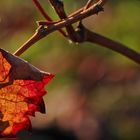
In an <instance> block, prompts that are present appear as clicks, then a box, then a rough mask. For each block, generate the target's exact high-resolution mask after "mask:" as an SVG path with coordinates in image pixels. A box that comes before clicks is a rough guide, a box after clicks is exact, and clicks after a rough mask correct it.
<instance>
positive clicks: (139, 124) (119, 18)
mask: <svg viewBox="0 0 140 140" xmlns="http://www.w3.org/2000/svg"><path fill="white" fill-rule="evenodd" d="M40 2H41V3H42V5H43V7H44V8H45V10H46V11H47V13H48V14H49V15H50V16H51V17H52V18H53V19H55V20H58V17H57V15H56V14H55V12H54V11H53V9H52V8H51V7H50V5H49V4H48V2H47V0H40ZM85 3H86V1H85V0H79V1H78V0H77V1H75V0H71V1H64V4H65V9H66V11H67V13H71V12H73V11H75V10H76V9H78V8H79V7H82V6H84V4H85ZM139 12H140V1H139V0H133V1H132V0H127V1H125V0H124V1H109V2H108V3H107V4H106V6H105V11H104V12H102V13H99V15H95V16H92V17H89V18H87V19H85V20H84V24H85V26H86V27H88V28H89V29H91V30H93V31H95V32H97V33H100V34H102V35H105V36H107V37H109V38H112V39H114V40H116V41H119V42H121V43H123V44H125V45H127V46H129V47H131V48H133V49H134V50H137V51H138V52H140V50H139V45H140V28H139V25H140V18H139ZM43 19H44V18H43V17H42V16H41V15H40V13H39V12H38V11H37V10H36V8H35V6H34V5H33V3H32V1H22V0H14V1H13V0H8V1H0V42H1V47H2V48H4V49H5V50H8V51H10V52H11V53H12V52H14V51H15V50H16V49H17V48H19V47H20V45H22V44H23V43H24V42H25V41H26V40H27V39H28V38H29V37H30V36H31V35H32V34H33V33H34V32H35V30H36V27H37V25H36V23H35V22H36V21H37V20H43ZM75 26H76V25H75ZM21 57H22V58H24V59H25V60H27V61H29V62H30V63H32V64H34V65H35V66H37V67H39V68H40V69H42V70H45V71H49V72H51V73H55V74H56V77H55V79H54V80H53V81H52V82H51V83H50V85H49V88H48V89H47V91H48V95H47V96H46V97H45V99H46V104H47V116H46V115H41V114H37V117H36V118H33V119H32V120H33V121H32V122H33V126H34V128H36V129H39V128H40V129H43V128H46V127H47V130H46V129H45V130H46V131H45V132H44V131H43V132H44V133H46V134H48V133H47V132H48V129H49V126H50V127H52V126H51V124H54V123H55V124H56V126H59V127H61V129H63V130H70V132H71V131H72V132H73V133H74V134H76V136H77V137H78V139H79V140H93V139H94V140H134V139H140V133H139V130H140V119H139V118H140V102H139V100H140V86H139V84H140V76H139V70H140V69H139V66H138V65H137V64H135V63H134V62H132V61H131V60H128V59H127V58H125V57H124V56H121V55H120V54H117V53H115V52H112V51H110V50H107V49H105V48H102V47H101V46H99V45H96V44H90V43H83V44H74V43H70V42H69V41H68V40H66V39H65V38H64V37H63V36H62V35H60V33H59V32H55V33H52V34H50V35H49V36H47V37H46V38H44V39H42V40H41V41H39V42H37V43H36V44H34V45H33V46H32V47H31V48H30V49H29V50H27V51H26V52H25V53H24V54H23V55H22V56H21ZM51 130H52V129H51ZM35 132H36V131H35ZM49 132H50V131H49ZM58 132H59V131H58ZM44 133H37V134H38V135H40V134H41V137H40V139H45V138H46V135H44V136H43V134H44ZM64 133H65V131H64ZM70 135H71V133H70ZM33 136H34V135H33ZM47 138H48V137H47ZM30 139H31V138H30ZM32 139H38V137H33V138H32ZM50 139H51V140H53V139H59V138H58V137H57V138H50ZM63 139H64V138H63ZM66 139H68V138H66ZM73 139H74V138H73ZM48 140H49V138H48Z"/></svg>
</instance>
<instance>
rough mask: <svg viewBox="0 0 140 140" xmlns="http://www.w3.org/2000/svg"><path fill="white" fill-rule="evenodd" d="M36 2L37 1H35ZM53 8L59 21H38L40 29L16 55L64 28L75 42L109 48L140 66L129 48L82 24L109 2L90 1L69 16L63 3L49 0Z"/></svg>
mask: <svg viewBox="0 0 140 140" xmlns="http://www.w3.org/2000/svg"><path fill="white" fill-rule="evenodd" d="M33 1H36V0H33ZM49 2H50V3H51V5H52V6H53V8H54V9H55V11H56V13H57V14H58V16H59V17H60V20H59V21H52V20H49V21H51V23H48V22H47V21H38V26H39V27H38V29H37V31H36V32H35V34H34V35H33V36H32V37H31V38H30V39H29V40H28V41H27V42H26V43H24V44H23V45H22V46H21V47H20V48H19V49H18V50H17V51H16V52H15V53H14V54H15V55H18V56H19V55H21V54H22V53H23V52H25V51H26V50H27V49H28V48H29V47H30V46H32V45H33V44H34V43H36V42H37V41H39V40H40V39H42V38H44V37H46V36H47V35H49V34H50V33H52V32H54V31H57V30H59V31H60V29H62V28H66V30H67V33H68V35H69V36H68V37H69V38H70V39H71V40H72V41H73V42H79V43H82V42H90V43H95V44H99V45H101V46H102V47H105V48H108V49H110V50H113V51H115V52H118V53H120V54H122V55H123V56H126V57H128V58H129V59H131V60H133V61H134V62H136V63H138V64H140V54H139V53H138V52H136V51H134V50H132V49H130V48H128V47H127V46H125V45H123V44H121V43H118V42H116V41H114V40H111V39H109V38H107V37H104V36H102V35H100V34H97V33H94V32H92V31H90V30H89V29H87V28H85V27H84V25H83V24H82V22H81V21H82V20H83V19H85V18H87V17H89V16H91V15H94V14H98V13H99V12H100V11H103V8H102V7H103V6H104V4H105V3H106V2H107V0H99V1H97V2H96V3H95V4H92V3H93V0H88V2H87V4H86V5H85V6H84V7H82V8H80V9H79V10H77V11H76V12H74V13H72V14H70V15H69V16H67V15H66V13H65V11H64V7H63V3H59V5H58V3H56V0H49ZM78 21H80V23H79V25H78V27H77V28H76V29H74V28H73V26H72V24H73V23H76V22H78Z"/></svg>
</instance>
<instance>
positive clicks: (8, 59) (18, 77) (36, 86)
mask: <svg viewBox="0 0 140 140" xmlns="http://www.w3.org/2000/svg"><path fill="white" fill-rule="evenodd" d="M53 77H54V75H53V74H50V73H47V72H43V71H40V70H39V69H37V68H36V67H34V66H33V65H31V64H29V63H28V62H26V61H24V60H22V59H20V58H18V57H16V56H14V55H12V54H10V53H8V52H6V51H5V50H3V49H1V48H0V137H13V136H15V135H16V134H17V132H19V131H21V130H22V129H27V130H31V123H30V119H29V115H32V116H34V115H35V111H39V112H41V113H45V105H44V101H43V96H44V95H45V94H46V91H45V89H44V87H45V85H46V84H47V83H48V82H49V81H50V80H51V79H52V78H53Z"/></svg>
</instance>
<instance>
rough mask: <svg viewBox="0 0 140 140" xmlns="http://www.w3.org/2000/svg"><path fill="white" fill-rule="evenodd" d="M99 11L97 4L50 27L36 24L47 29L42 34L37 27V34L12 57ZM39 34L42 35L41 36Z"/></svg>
mask: <svg viewBox="0 0 140 140" xmlns="http://www.w3.org/2000/svg"><path fill="white" fill-rule="evenodd" d="M101 10H102V8H101V7H99V5H98V3H97V4H95V5H93V6H92V7H90V8H88V9H87V10H85V11H83V12H82V13H81V14H79V15H75V16H74V17H70V18H67V19H65V20H61V21H59V22H57V23H54V24H52V25H50V26H48V24H47V22H46V21H42V22H38V24H39V26H41V27H44V26H45V25H46V26H47V28H43V32H42V31H40V27H39V30H37V32H36V33H35V34H34V35H33V36H32V37H31V38H30V39H29V40H28V41H27V42H25V43H24V44H23V45H22V46H21V47H20V48H19V49H18V50H17V51H16V52H15V53H14V55H17V56H19V55H21V54H22V53H23V52H25V51H26V50H27V49H28V48H29V47H30V46H32V45H33V44H34V43H36V42H37V41H39V40H40V39H42V38H44V37H45V36H47V35H48V34H49V33H51V32H54V31H56V30H59V29H61V28H63V27H65V26H67V25H71V24H73V23H75V22H77V21H79V20H82V19H84V18H86V17H88V16H90V15H94V14H97V13H98V12H99V11H101ZM41 33H43V35H42V34H41Z"/></svg>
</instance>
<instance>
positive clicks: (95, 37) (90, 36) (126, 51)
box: [81, 26, 140, 64]
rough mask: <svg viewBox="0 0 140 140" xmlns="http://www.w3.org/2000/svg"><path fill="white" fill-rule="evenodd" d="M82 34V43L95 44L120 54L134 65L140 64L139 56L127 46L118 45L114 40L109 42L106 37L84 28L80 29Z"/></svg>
mask: <svg viewBox="0 0 140 140" xmlns="http://www.w3.org/2000/svg"><path fill="white" fill-rule="evenodd" d="M81 30H82V33H83V41H87V42H91V43H96V44H98V45H101V46H102V47H105V48H108V49H110V50H113V51H115V52H118V53H120V54H122V55H123V56H126V57H128V58H129V59H131V60H133V61H135V62H136V63H138V64H140V54H139V53H137V52H136V51H134V50H132V49H130V48H128V47H127V46H125V45H123V44H121V43H118V42H116V41H114V40H111V39H109V38H107V37H104V36H102V35H100V34H97V33H94V32H92V31H90V30H88V29H87V28H85V27H84V26H83V27H82V28H81Z"/></svg>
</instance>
